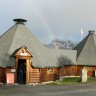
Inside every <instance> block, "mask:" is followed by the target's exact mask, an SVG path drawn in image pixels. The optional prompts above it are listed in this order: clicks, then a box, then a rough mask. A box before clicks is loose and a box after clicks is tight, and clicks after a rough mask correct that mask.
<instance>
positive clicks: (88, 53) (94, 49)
mask: <svg viewBox="0 0 96 96" xmlns="http://www.w3.org/2000/svg"><path fill="white" fill-rule="evenodd" d="M94 32H95V31H94V30H93V31H89V34H88V35H87V36H86V37H85V38H84V39H83V40H82V41H81V42H80V43H79V44H78V45H77V46H76V47H75V48H74V49H75V50H77V64H78V65H86V66H96V35H95V34H94Z"/></svg>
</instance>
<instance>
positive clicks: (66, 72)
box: [60, 66, 77, 76]
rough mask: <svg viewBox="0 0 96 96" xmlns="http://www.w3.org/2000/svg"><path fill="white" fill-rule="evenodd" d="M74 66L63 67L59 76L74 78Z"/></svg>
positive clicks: (75, 70)
mask: <svg viewBox="0 0 96 96" xmlns="http://www.w3.org/2000/svg"><path fill="white" fill-rule="evenodd" d="M76 72H77V69H76V66H64V67H63V68H60V76H76Z"/></svg>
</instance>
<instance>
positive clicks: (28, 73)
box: [15, 56, 31, 84]
mask: <svg viewBox="0 0 96 96" xmlns="http://www.w3.org/2000/svg"><path fill="white" fill-rule="evenodd" d="M19 59H24V60H26V84H28V83H30V79H29V75H30V63H31V62H30V60H31V57H30V58H28V57H22V56H21V57H19V58H18V57H16V59H15V60H16V70H18V60H19ZM17 78H18V77H17ZM16 81H17V79H16Z"/></svg>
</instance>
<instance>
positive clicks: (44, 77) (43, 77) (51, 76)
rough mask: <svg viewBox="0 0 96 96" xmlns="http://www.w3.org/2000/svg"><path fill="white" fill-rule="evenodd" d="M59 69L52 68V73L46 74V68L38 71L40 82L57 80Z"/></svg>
mask: <svg viewBox="0 0 96 96" xmlns="http://www.w3.org/2000/svg"><path fill="white" fill-rule="evenodd" d="M59 71H60V68H53V72H48V69H47V68H43V69H41V71H40V82H48V81H55V80H59Z"/></svg>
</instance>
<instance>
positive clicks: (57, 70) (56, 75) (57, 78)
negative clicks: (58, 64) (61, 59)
mask: <svg viewBox="0 0 96 96" xmlns="http://www.w3.org/2000/svg"><path fill="white" fill-rule="evenodd" d="M59 76H60V68H54V80H59Z"/></svg>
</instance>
